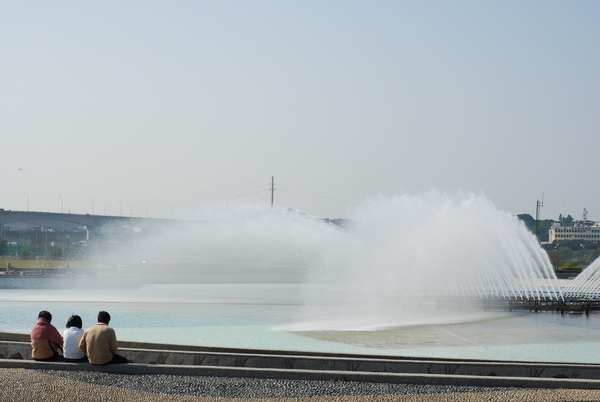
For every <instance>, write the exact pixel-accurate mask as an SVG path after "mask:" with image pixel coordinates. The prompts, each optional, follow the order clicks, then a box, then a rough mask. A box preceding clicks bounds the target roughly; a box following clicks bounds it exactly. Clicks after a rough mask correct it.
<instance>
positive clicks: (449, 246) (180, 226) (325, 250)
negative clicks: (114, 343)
mask: <svg viewBox="0 0 600 402" xmlns="http://www.w3.org/2000/svg"><path fill="white" fill-rule="evenodd" d="M130 229H131V228H130ZM130 229H128V230H126V231H123V239H120V240H118V241H116V242H115V243H113V244H112V245H110V247H104V248H103V247H98V250H97V263H98V265H99V266H101V267H103V269H105V270H106V272H108V273H110V274H111V275H114V274H115V273H116V274H117V275H121V276H124V275H134V276H136V277H137V278H140V279H142V281H141V282H142V285H140V286H137V287H132V288H128V289H125V290H123V289H110V283H108V286H106V285H107V284H106V283H100V285H101V286H99V287H103V289H98V290H93V289H80V288H79V287H78V285H77V282H70V283H69V285H68V286H69V287H70V288H69V289H68V290H64V289H46V290H44V291H41V292H40V291H29V290H24V289H14V290H13V289H10V290H8V291H6V292H2V294H1V295H0V308H1V309H3V311H5V312H7V314H4V315H2V316H0V331H10V332H28V330H29V328H30V325H31V322H29V321H26V320H25V321H24V320H23V317H35V316H36V315H37V311H39V310H40V309H49V310H51V311H52V313H53V315H54V316H55V317H57V319H58V320H60V318H59V317H61V316H65V317H68V316H69V315H70V314H71V313H73V312H76V313H78V314H80V315H81V316H82V317H83V318H84V325H87V324H89V323H90V321H91V320H93V317H95V315H96V313H97V311H98V310H101V309H104V310H107V311H110V312H111V315H112V316H113V324H114V326H115V327H116V328H117V329H118V334H119V338H120V339H123V340H134V341H135V340H138V341H150V342H166V343H181V344H199V345H206V346H228V347H229V346H232V347H257V348H269V349H270V348H281V349H291V350H293V349H295V350H314V351H337V352H350V353H352V352H356V353H373V354H378V353H381V354H412V355H432V356H437V355H439V356H442V355H444V356H452V355H458V356H462V357H481V358H508V359H519V358H520V359H532V360H536V359H538V360H541V359H540V358H539V356H542V355H544V353H546V355H544V356H546V357H545V359H551V360H564V359H567V360H566V361H574V359H575V358H574V356H575V355H578V352H577V351H575V352H573V349H568V348H567V349H565V350H569V351H570V352H569V354H568V356H566V357H564V358H563V357H560V356H551V357H548V355H547V353H548V351H547V349H545V348H544V347H542V346H539V347H536V346H535V345H537V344H538V343H539V339H538V338H537V337H535V335H536V334H539V333H540V332H541V331H543V332H544V333H548V334H550V335H549V336H547V337H546V339H545V340H544V342H545V343H544V345H546V344H548V343H554V342H556V343H560V342H561V339H562V338H563V337H564V336H567V335H566V333H565V332H564V331H563V330H562V329H561V328H563V327H565V326H564V323H561V324H557V323H556V320H558V319H560V316H558V317H556V316H557V315H548V314H546V315H535V318H527V319H524V318H523V316H522V315H520V314H514V313H513V314H509V313H504V312H502V313H490V312H486V311H483V310H482V309H480V308H469V309H468V310H465V309H463V308H462V307H461V308H455V307H456V306H461V304H460V303H451V305H450V306H446V305H444V304H440V303H439V300H440V298H445V299H452V300H457V299H464V300H474V299H476V300H489V299H502V298H507V297H508V298H513V299H523V300H525V299H535V300H545V299H548V300H552V299H559V298H561V297H562V295H561V292H560V288H559V286H558V283H557V280H556V277H555V276H554V273H553V271H552V267H551V264H550V262H549V260H548V257H547V255H546V253H545V252H544V251H543V250H542V249H541V248H540V247H539V245H538V244H537V242H536V240H535V238H534V236H532V235H531V234H530V233H529V232H528V231H527V230H526V228H525V227H524V226H523V224H522V223H520V221H518V219H516V218H515V217H513V216H511V215H510V214H508V213H506V212H503V211H500V210H498V208H496V207H495V206H494V205H493V203H491V202H490V201H489V200H488V199H486V198H485V197H483V196H479V195H473V194H445V193H439V192H431V193H428V194H423V195H418V196H410V195H405V196H399V197H377V198H373V199H371V200H369V201H368V202H366V203H365V205H363V206H360V207H356V208H355V210H354V211H353V213H352V216H351V224H350V226H349V227H345V228H341V227H338V226H336V225H333V224H331V223H328V222H326V221H322V220H319V219H315V218H314V217H311V216H308V215H306V214H304V213H301V212H298V211H291V210H287V209H284V208H270V207H269V206H264V205H248V204H246V205H232V204H230V205H228V206H226V207H225V206H220V207H211V208H206V209H204V210H202V211H200V210H197V211H196V214H195V216H194V217H193V219H190V221H189V222H182V223H173V224H170V225H166V226H164V227H162V228H156V230H153V231H152V232H151V233H144V232H137V231H135V230H133V229H131V230H130ZM113 280H116V281H119V280H120V278H113ZM102 285H104V286H102ZM107 287H108V289H107ZM470 306H472V305H471V304H470ZM530 316H533V315H530ZM557 325H558V326H557ZM570 325H571V326H572V325H576V326H579V327H581V326H585V328H579V331H577V334H578V335H577V336H579V337H583V338H581V339H578V338H577V336H575V337H574V336H573V335H572V334H571V332H569V334H570V335H568V336H569V341H570V342H573V341H574V339H575V340H576V342H577V347H579V346H581V345H584V346H586V347H588V346H589V345H587V344H585V339H586V338H585V337H586V336H587V334H589V332H590V331H591V332H594V331H596V327H597V326H600V324H598V322H597V320H595V319H592V320H590V321H586V322H585V323H584V322H582V321H581V322H580V321H577V322H575V321H572V322H570ZM567 327H568V326H567ZM565 328H566V327H565ZM506 331H518V332H514V333H506ZM515 342H517V343H518V345H515ZM473 348H474V349H473ZM595 350H600V348H596V349H595ZM515 353H518V356H515ZM490 354H491V355H490ZM581 356H582V357H581V359H583V360H584V361H586V360H585V359H595V358H596V357H597V356H593V354H592V355H590V353H588V352H586V353H581Z"/></svg>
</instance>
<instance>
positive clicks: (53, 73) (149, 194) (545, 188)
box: [0, 0, 600, 220]
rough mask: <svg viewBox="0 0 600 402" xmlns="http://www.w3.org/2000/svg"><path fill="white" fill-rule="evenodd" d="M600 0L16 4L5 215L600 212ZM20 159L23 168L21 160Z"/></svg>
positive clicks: (4, 64) (4, 89)
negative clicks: (481, 207) (377, 206)
mask: <svg viewBox="0 0 600 402" xmlns="http://www.w3.org/2000/svg"><path fill="white" fill-rule="evenodd" d="M598 21H600V2H599V1H480V0H477V1H446V0H442V1H421V0H419V1H360V2H359V1H295V2H293V1H179V0H171V1H52V2H49V1H22V2H17V1H4V0H1V1H0V55H1V56H0V60H1V62H0V132H1V133H2V137H1V138H2V143H1V147H2V148H1V149H2V156H1V159H0V167H1V169H2V175H1V176H0V194H1V199H0V207H2V208H5V209H13V210H25V209H26V208H27V202H29V208H30V210H35V211H50V212H56V211H60V210H61V208H63V209H64V211H65V212H67V211H71V212H72V213H91V209H92V204H93V205H94V208H95V211H94V212H95V213H97V214H103V213H106V214H114V215H118V214H119V213H121V210H122V211H123V214H124V215H130V214H133V215H145V213H146V212H145V211H146V209H148V211H149V215H150V216H161V215H162V216H165V213H166V212H165V211H167V210H168V211H171V212H172V211H175V212H174V214H177V213H178V211H183V210H185V209H186V208H188V209H189V208H190V207H191V206H194V208H202V207H203V206H205V205H208V204H207V202H209V201H213V202H225V201H226V200H227V202H237V201H241V202H246V201H249V202H251V201H253V200H261V201H264V202H266V203H268V202H270V192H269V187H270V186H269V184H270V181H271V176H275V187H276V189H277V191H276V193H275V203H276V204H279V205H284V206H287V207H290V208H297V209H301V210H305V211H307V212H308V213H311V214H314V215H318V216H321V217H330V218H336V217H347V216H348V211H349V209H350V208H353V206H354V205H355V204H356V203H360V202H361V200H363V199H364V198H365V197H370V196H374V195H377V194H384V195H389V196H392V195H396V194H403V193H409V194H419V193H421V192H423V191H428V190H430V189H439V190H442V191H455V190H456V189H460V190H466V191H472V192H476V193H481V194H484V195H486V196H487V197H488V198H489V199H491V200H492V201H493V202H494V203H495V204H496V205H497V206H498V207H499V208H501V209H504V210H507V211H509V212H511V213H514V214H517V213H530V214H532V215H535V204H536V201H537V200H538V198H541V196H542V192H543V193H544V208H543V209H542V217H543V218H558V214H559V213H564V212H566V213H569V214H572V215H573V216H574V217H581V213H582V210H583V208H584V207H585V208H587V209H588V210H589V211H590V214H589V216H590V218H591V219H596V220H600V185H599V184H598V173H599V172H600V156H599V154H598V152H599V151H600V132H599V128H600V24H599V23H598ZM18 168H22V169H24V170H17V169H18Z"/></svg>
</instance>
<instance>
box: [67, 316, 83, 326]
mask: <svg viewBox="0 0 600 402" xmlns="http://www.w3.org/2000/svg"><path fill="white" fill-rule="evenodd" d="M82 326H83V322H82V321H81V317H80V316H78V315H75V314H73V315H72V316H71V317H69V319H68V320H67V328H71V327H77V328H79V329H81V327H82Z"/></svg>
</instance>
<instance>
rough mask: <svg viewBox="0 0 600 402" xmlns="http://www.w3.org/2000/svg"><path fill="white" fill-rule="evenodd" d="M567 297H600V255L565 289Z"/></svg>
mask: <svg viewBox="0 0 600 402" xmlns="http://www.w3.org/2000/svg"><path fill="white" fill-rule="evenodd" d="M563 294H564V295H565V296H566V297H573V298H585V297H596V298H597V297H600V257H599V258H597V259H596V260H594V261H593V262H592V263H591V264H590V265H589V266H588V267H587V268H585V269H584V270H583V271H581V273H580V274H579V275H577V276H576V277H575V279H573V281H572V282H571V283H570V284H569V286H567V287H566V288H565V289H564V290H563Z"/></svg>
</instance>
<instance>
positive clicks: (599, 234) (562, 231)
mask: <svg viewBox="0 0 600 402" xmlns="http://www.w3.org/2000/svg"><path fill="white" fill-rule="evenodd" d="M556 240H559V241H560V240H592V241H594V240H595V241H600V222H596V223H595V224H594V225H592V226H590V225H581V224H575V226H553V227H551V228H550V242H551V243H552V242H553V241H556Z"/></svg>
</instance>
